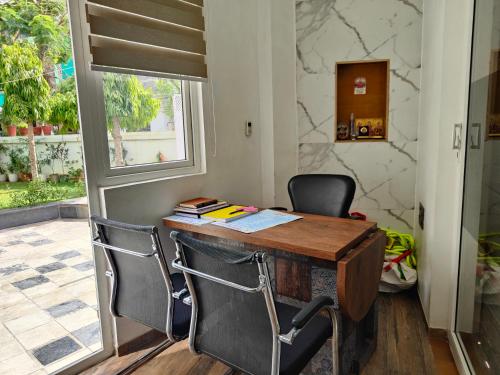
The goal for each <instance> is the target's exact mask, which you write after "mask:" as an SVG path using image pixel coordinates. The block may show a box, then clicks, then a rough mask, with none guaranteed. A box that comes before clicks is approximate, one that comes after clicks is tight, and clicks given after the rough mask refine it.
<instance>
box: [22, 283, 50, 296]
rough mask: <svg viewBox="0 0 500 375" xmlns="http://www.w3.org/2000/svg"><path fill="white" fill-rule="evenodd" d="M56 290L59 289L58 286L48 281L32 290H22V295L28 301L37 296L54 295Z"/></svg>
mask: <svg viewBox="0 0 500 375" xmlns="http://www.w3.org/2000/svg"><path fill="white" fill-rule="evenodd" d="M57 289H59V285H57V284H56V283H53V282H52V281H50V282H48V283H43V284H40V285H37V286H34V287H33V288H29V289H25V290H23V294H24V295H25V296H26V297H28V298H29V299H33V298H36V297H38V296H44V295H47V294H51V293H54V292H55V291H57Z"/></svg>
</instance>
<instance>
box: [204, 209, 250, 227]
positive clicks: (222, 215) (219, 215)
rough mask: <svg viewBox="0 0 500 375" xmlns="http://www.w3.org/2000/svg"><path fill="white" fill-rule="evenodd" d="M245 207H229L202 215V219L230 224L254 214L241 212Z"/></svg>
mask: <svg viewBox="0 0 500 375" xmlns="http://www.w3.org/2000/svg"><path fill="white" fill-rule="evenodd" d="M244 207H245V206H234V205H233V206H229V207H225V208H221V209H219V210H215V211H212V212H209V213H206V214H203V215H201V218H202V219H209V220H214V221H216V222H221V223H229V222H230V221H233V220H237V219H241V218H243V217H245V216H248V215H251V214H253V212H247V211H240V210H241V209H243V208H244Z"/></svg>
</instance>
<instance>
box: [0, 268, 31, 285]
mask: <svg viewBox="0 0 500 375" xmlns="http://www.w3.org/2000/svg"><path fill="white" fill-rule="evenodd" d="M36 276H40V273H38V272H36V271H35V270H33V269H31V268H28V269H26V270H24V271H20V272H16V273H13V274H11V275H9V276H3V277H2V278H1V279H0V280H1V281H2V284H3V283H9V284H12V283H14V282H16V281H21V280H26V279H29V278H31V277H36Z"/></svg>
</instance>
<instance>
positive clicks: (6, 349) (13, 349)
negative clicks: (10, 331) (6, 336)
mask: <svg viewBox="0 0 500 375" xmlns="http://www.w3.org/2000/svg"><path fill="white" fill-rule="evenodd" d="M23 353H24V349H23V347H22V346H21V345H20V344H19V343H18V342H17V341H16V339H15V338H13V337H12V336H11V338H10V340H7V341H5V342H3V343H2V349H1V350H0V362H2V361H6V360H8V359H9V358H11V357H15V356H17V355H19V354H23ZM0 373H2V372H0Z"/></svg>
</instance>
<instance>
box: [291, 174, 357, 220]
mask: <svg viewBox="0 0 500 375" xmlns="http://www.w3.org/2000/svg"><path fill="white" fill-rule="evenodd" d="M355 191H356V183H355V182H354V180H353V179H352V178H351V177H349V176H344V175H338V174H303V175H298V176H295V177H292V178H291V179H290V182H288V193H289V194H290V199H291V201H292V205H293V210H294V211H297V212H304V213H309V214H317V215H327V216H336V217H349V208H350V207H351V203H352V200H353V198H354V192H355Z"/></svg>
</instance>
